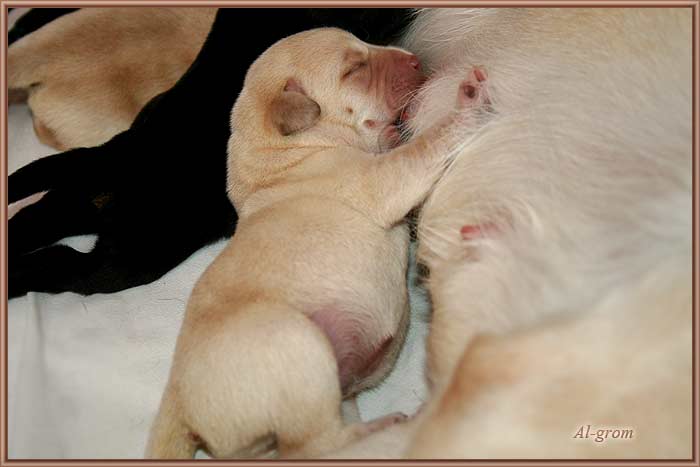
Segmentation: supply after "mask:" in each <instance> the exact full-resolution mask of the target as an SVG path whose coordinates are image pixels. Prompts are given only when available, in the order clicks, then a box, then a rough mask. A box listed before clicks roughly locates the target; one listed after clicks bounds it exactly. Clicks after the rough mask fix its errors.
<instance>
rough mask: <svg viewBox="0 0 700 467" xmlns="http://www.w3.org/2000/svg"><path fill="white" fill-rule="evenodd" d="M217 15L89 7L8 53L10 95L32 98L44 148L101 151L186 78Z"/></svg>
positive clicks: (202, 11)
mask: <svg viewBox="0 0 700 467" xmlns="http://www.w3.org/2000/svg"><path fill="white" fill-rule="evenodd" d="M215 14H216V8H180V7H175V8H164V7H157V8H83V9H81V10H79V11H77V12H74V13H71V14H69V15H65V16H63V17H61V18H58V19H56V20H55V21H52V22H51V23H50V24H47V25H46V26H45V27H42V28H40V29H39V30H37V31H35V32H34V33H32V34H29V35H28V36H26V37H24V38H22V39H21V40H18V41H17V42H16V44H13V45H12V46H11V47H9V48H8V49H7V72H8V73H7V86H8V89H9V90H10V93H11V95H13V96H16V95H21V94H22V93H23V92H24V93H26V94H27V97H28V100H27V104H28V105H29V108H30V109H31V111H32V118H33V120H34V129H35V131H36V134H37V136H38V138H39V140H40V141H41V142H42V143H44V144H46V145H48V146H51V147H53V148H56V149H59V150H66V149H70V148H77V147H86V146H96V145H99V144H102V143H104V142H106V141H109V140H110V139H111V138H112V137H113V136H115V135H117V134H119V133H121V132H123V131H125V130H127V129H128V128H129V126H130V125H131V123H132V122H133V121H134V118H136V115H137V114H138V113H139V111H140V110H141V109H142V108H143V106H144V105H146V103H147V102H148V101H150V100H151V99H152V98H153V97H154V96H156V95H158V94H160V93H162V92H163V91H165V90H167V89H169V88H171V87H172V86H173V85H174V84H175V82H176V81H177V80H178V79H180V77H181V76H182V75H183V73H184V72H185V71H186V70H187V68H188V67H189V66H190V65H191V64H192V62H193V61H194V59H195V57H196V56H197V52H199V49H200V48H201V47H202V44H203V43H204V40H205V39H206V37H207V34H208V33H209V30H210V29H211V25H212V23H213V21H214V15H215ZM164 44H167V47H164V46H163V45H164Z"/></svg>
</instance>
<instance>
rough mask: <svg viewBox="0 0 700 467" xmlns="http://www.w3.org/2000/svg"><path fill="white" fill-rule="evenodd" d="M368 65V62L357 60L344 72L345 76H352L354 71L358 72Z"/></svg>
mask: <svg viewBox="0 0 700 467" xmlns="http://www.w3.org/2000/svg"><path fill="white" fill-rule="evenodd" d="M366 67H367V62H366V61H362V62H355V63H354V64H353V65H351V66H350V68H349V69H348V70H347V71H346V72H345V73H344V74H343V78H348V77H349V76H351V75H352V74H353V73H356V72H358V71H361V70H364V69H365V68H366Z"/></svg>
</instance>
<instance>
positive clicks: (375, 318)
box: [147, 29, 473, 458]
mask: <svg viewBox="0 0 700 467" xmlns="http://www.w3.org/2000/svg"><path fill="white" fill-rule="evenodd" d="M422 80H423V76H422V73H421V71H420V65H419V62H418V60H417V59H416V57H415V56H414V55H412V54H410V53H408V52H405V51H402V50H400V49H396V48H382V47H376V46H371V45H368V44H366V43H364V42H362V41H360V40H358V39H357V38H356V37H355V36H353V35H351V34H350V33H347V32H344V31H341V30H338V29H316V30H311V31H307V32H304V33H300V34H296V35H294V36H291V37H289V38H286V39H284V40H282V41H280V42H278V43H277V44H275V45H273V46H272V47H271V48H270V49H268V50H267V51H266V52H265V53H264V54H263V55H262V56H261V57H260V58H258V60H257V61H256V62H255V63H253V65H252V66H251V68H250V69H249V71H248V74H247V77H246V80H245V83H244V87H243V90H242V92H241V94H240V96H239V98H238V100H237V101H236V104H235V106H234V108H233V111H232V116H231V127H232V137H231V139H230V140H229V165H228V186H229V195H230V198H231V200H232V202H233V204H234V206H235V208H236V211H237V212H238V214H239V224H238V229H237V231H236V234H235V235H234V237H233V238H232V240H231V241H230V243H229V244H228V246H227V247H226V249H225V250H224V251H223V252H222V253H221V255H220V256H219V257H218V258H217V259H216V260H215V261H214V262H213V263H212V264H211V266H210V267H209V268H208V269H207V271H205V273H204V274H203V276H202V277H201V278H200V279H199V281H198V283H197V285H196V286H195V288H194V290H193V293H192V296H191V297H190V301H189V304H188V309H187V313H186V315H185V319H184V323H183V327H182V331H181V333H180V336H179V338H178V342H177V347H176V351H175V356H174V361H173V365H172V369H171V373H170V379H169V382H168V384H167V388H166V390H165V394H164V396H163V400H162V402H161V407H160V412H159V414H158V416H157V418H156V421H155V424H154V426H153V428H152V431H151V437H150V440H149V444H148V448H147V457H149V458H186V457H192V455H193V454H194V452H195V450H196V448H197V447H198V446H202V447H205V448H206V449H207V450H208V451H209V452H210V453H211V454H212V455H213V456H215V457H234V456H237V457H238V456H254V455H257V454H260V453H261V452H262V451H263V450H264V449H266V448H269V447H270V446H272V445H273V444H275V443H276V447H277V451H278V453H279V455H280V456H282V457H312V456H317V455H319V454H321V453H324V452H327V451H330V450H332V449H335V448H338V447H340V446H342V445H344V444H346V443H348V442H350V441H352V440H354V439H356V438H358V437H361V436H363V435H364V434H367V433H369V432H371V431H373V430H376V429H379V428H382V427H384V426H386V425H388V424H392V423H394V422H395V421H397V420H399V419H401V418H402V417H400V416H397V415H390V416H388V417H385V418H383V419H380V420H377V421H374V422H371V423H368V424H362V423H357V424H351V425H346V424H345V423H344V422H343V420H342V418H341V414H340V404H341V399H342V397H343V396H346V397H347V396H351V395H354V394H356V393H357V392H359V391H361V390H363V389H365V388H368V387H370V386H372V385H374V384H377V383H378V382H379V381H380V380H381V379H382V378H383V377H384V376H385V375H386V373H387V372H388V370H389V369H390V367H391V366H392V364H393V363H394V360H395V359H396V356H397V353H398V351H399V348H400V345H401V343H402V341H403V338H404V335H405V332H406V326H407V320H408V314H407V291H406V267H407V247H408V231H407V228H406V225H405V222H404V217H405V215H406V214H407V213H408V212H409V211H410V210H411V209H412V208H413V207H414V206H415V205H416V204H418V203H419V202H421V201H422V200H423V198H424V197H425V196H426V195H427V192H428V190H429V189H430V188H431V186H432V185H433V183H434V182H435V181H436V180H437V178H438V177H439V175H440V174H441V173H442V171H443V170H444V168H445V167H446V165H447V164H448V162H449V160H450V157H451V154H452V153H454V152H455V151H456V150H457V149H458V148H457V142H458V141H459V140H461V138H460V137H459V133H460V132H459V129H460V128H461V126H462V125H463V124H464V123H463V122H462V121H461V120H462V119H461V117H459V116H458V114H456V115H450V116H449V117H447V118H446V119H444V120H443V121H441V122H440V123H438V124H437V125H436V126H435V127H434V128H432V129H431V130H429V131H427V132H425V133H424V134H423V135H422V136H421V137H418V138H416V139H415V140H414V141H413V142H412V143H411V144H410V145H405V146H401V147H399V148H396V149H394V150H393V151H391V152H389V153H388V154H385V155H378V153H379V152H380V151H382V150H383V149H385V148H387V147H391V146H395V145H397V144H398V142H399V139H398V132H397V129H396V123H397V121H398V119H399V116H400V115H401V113H402V112H401V111H402V108H403V106H404V105H405V102H406V101H407V98H408V96H409V95H410V94H411V93H412V92H413V91H414V90H415V89H416V88H417V86H418V85H419V84H420V83H421V82H422ZM468 89H469V88H468V85H467V84H464V83H463V84H462V87H461V88H460V93H459V95H460V96H461V97H460V99H459V102H460V103H461V104H466V103H468V102H469V100H470V99H472V98H473V97H470V93H469V92H468Z"/></svg>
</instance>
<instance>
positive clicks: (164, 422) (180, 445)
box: [146, 388, 197, 459]
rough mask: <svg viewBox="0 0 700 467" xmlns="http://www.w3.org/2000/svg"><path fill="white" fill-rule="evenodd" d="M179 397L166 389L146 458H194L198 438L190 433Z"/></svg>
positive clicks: (152, 430) (147, 447) (169, 389)
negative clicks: (182, 417) (181, 409)
mask: <svg viewBox="0 0 700 467" xmlns="http://www.w3.org/2000/svg"><path fill="white" fill-rule="evenodd" d="M181 413H182V411H180V410H179V409H178V406H177V397H176V394H175V393H174V392H173V390H172V389H171V388H168V389H166V391H165V393H164V394H163V400H162V401H161V403H160V409H159V410H158V415H157V416H156V419H155V422H154V423H153V427H152V428H151V434H150V436H149V438H148V445H147V446H146V459H192V458H193V457H194V453H195V451H196V450H197V440H196V439H195V438H194V437H193V436H192V435H191V434H190V431H189V430H188V429H187V427H186V426H185V424H184V423H183V421H182V419H181V418H180V416H179V414H181Z"/></svg>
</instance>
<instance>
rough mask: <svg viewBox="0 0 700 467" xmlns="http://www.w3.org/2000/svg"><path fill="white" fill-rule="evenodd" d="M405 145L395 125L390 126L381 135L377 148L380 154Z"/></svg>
mask: <svg viewBox="0 0 700 467" xmlns="http://www.w3.org/2000/svg"><path fill="white" fill-rule="evenodd" d="M401 143H403V141H402V138H401V131H400V130H399V127H398V126H397V125H395V124H393V123H390V124H388V125H387V126H385V127H384V129H382V131H381V132H380V133H379V136H378V141H377V148H378V152H379V153H383V152H388V151H391V150H392V149H394V148H395V147H397V146H399V145H401Z"/></svg>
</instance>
